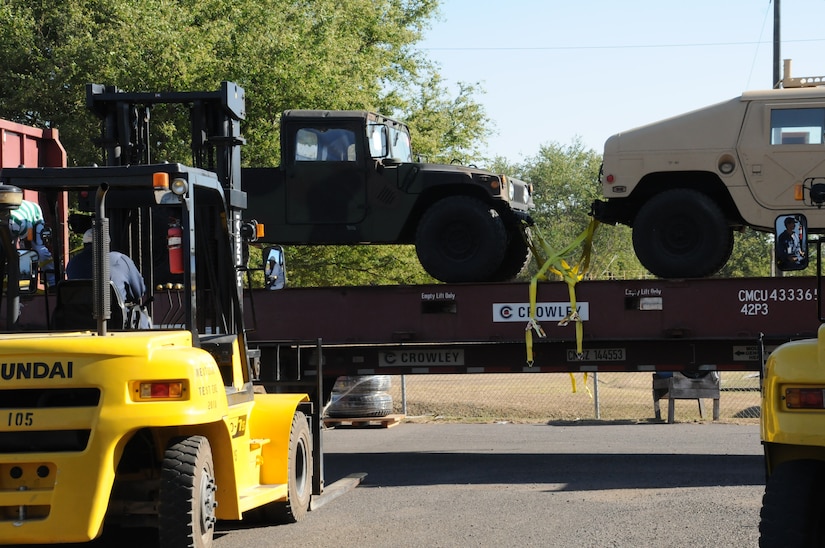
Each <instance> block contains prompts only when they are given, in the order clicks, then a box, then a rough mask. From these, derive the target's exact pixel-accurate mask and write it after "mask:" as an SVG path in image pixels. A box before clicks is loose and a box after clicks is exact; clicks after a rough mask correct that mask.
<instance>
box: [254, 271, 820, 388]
mask: <svg viewBox="0 0 825 548" xmlns="http://www.w3.org/2000/svg"><path fill="white" fill-rule="evenodd" d="M528 290H529V284H527V283H498V284H436V285H415V286H370V287H327V288H287V289H284V290H281V291H270V292H268V295H267V296H265V297H261V296H256V299H255V301H256V306H257V307H258V317H257V318H256V320H257V321H253V320H252V318H249V321H248V323H247V325H253V326H255V327H254V329H253V331H252V332H250V334H249V337H250V341H251V344H252V345H254V346H257V347H258V348H260V350H261V354H262V364H277V365H275V366H270V367H267V366H265V365H264V366H262V371H261V373H260V380H261V382H263V383H264V384H268V383H274V382H278V381H280V382H283V381H288V380H290V379H292V380H308V379H312V378H313V377H314V376H316V375H317V374H318V373H317V371H318V368H317V364H318V357H317V356H318V352H319V350H318V349H322V350H321V352H322V355H323V360H322V364H323V367H322V371H323V373H322V375H323V377H324V385H326V386H330V385H331V381H332V380H334V378H336V377H337V376H341V375H372V374H391V375H402V374H434V373H437V374H445V373H457V374H462V373H558V372H596V371H619V372H640V371H650V372H663V371H682V372H700V371H761V369H762V367H763V363H764V360H765V359H766V356H767V355H768V354H769V353H770V351H771V350H772V349H773V348H775V347H776V346H777V345H779V344H782V343H784V342H787V341H790V340H794V339H800V338H806V337H811V336H814V335H815V333H816V328H817V326H816V325H815V324H814V323H813V322H811V321H810V318H811V317H815V316H813V314H815V311H816V307H817V300H816V294H817V280H816V278H813V277H785V278H738V279H721V278H712V279H695V280H659V279H657V280H610V281H585V282H581V283H579V284H578V285H577V286H576V296H577V309H578V312H579V315H580V317H581V318H582V321H583V322H584V323H583V339H582V353H581V354H579V353H578V351H577V344H576V334H575V328H574V326H573V322H570V323H567V324H566V325H559V323H560V320H563V318H565V317H566V316H567V315H568V313H569V311H570V302H569V295H568V287H567V285H566V284H564V283H562V282H545V283H540V284H539V285H538V291H537V298H536V301H537V306H536V317H537V320H538V323H539V325H540V326H541V328H542V329H543V330H544V332H545V334H546V337H544V338H539V337H537V336H534V337H533V345H532V351H533V352H532V354H533V362H532V363H528V361H527V356H528V353H527V344H526V342H525V332H526V330H527V329H529V324H528V318H529V306H530V304H529V291H528ZM264 303H265V304H264ZM246 310H249V307H247V308H246Z"/></svg>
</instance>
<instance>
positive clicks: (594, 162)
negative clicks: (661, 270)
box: [495, 138, 645, 278]
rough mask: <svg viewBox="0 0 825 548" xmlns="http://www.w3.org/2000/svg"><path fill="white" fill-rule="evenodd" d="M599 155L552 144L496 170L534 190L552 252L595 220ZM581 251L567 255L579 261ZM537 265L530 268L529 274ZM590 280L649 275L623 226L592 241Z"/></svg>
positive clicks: (604, 229) (500, 163)
mask: <svg viewBox="0 0 825 548" xmlns="http://www.w3.org/2000/svg"><path fill="white" fill-rule="evenodd" d="M600 166H601V156H600V155H599V154H598V153H596V152H595V151H594V150H592V149H586V148H585V147H584V145H583V144H582V142H581V140H580V139H578V138H575V139H573V141H572V142H571V143H570V144H569V145H561V144H558V143H550V144H546V145H543V146H541V147H540V149H539V153H538V154H537V155H535V156H532V157H528V158H526V159H525V160H523V161H522V162H521V163H520V164H514V165H510V164H508V163H507V162H506V161H504V160H503V159H501V158H499V159H497V160H496V162H495V169H496V170H497V171H501V172H503V173H512V174H513V175H514V176H515V177H518V178H520V179H522V180H525V181H527V182H530V183H532V184H533V188H534V196H533V198H534V201H535V203H536V209H535V212H534V213H533V218H534V220H535V221H536V227H537V229H538V230H539V231H540V232H541V234H542V236H543V237H544V239H545V240H546V242H547V244H548V247H549V248H550V249H552V250H557V251H558V250H562V249H564V248H565V247H567V246H569V245H570V244H571V243H572V242H573V241H574V240H575V239H576V238H577V237H578V236H579V235H580V234H581V233H582V232H583V231H584V230H585V229H586V228H587V226H588V224H589V223H590V221H591V217H590V205H591V204H592V202H593V200H594V199H597V198H599V197H600V186H599V183H598V174H599V168H600ZM580 254H581V248H579V249H576V250H575V251H574V252H573V253H571V254H570V255H569V256H567V257H565V259H567V260H568V261H569V262H577V261H578V259H579V256H580ZM537 266H538V265H536V264H535V261H534V264H533V265H531V272H530V274H531V275H532V274H534V273H535V271H536V269H537ZM589 272H590V274H589V275H590V277H591V278H609V277H619V278H634V277H639V276H641V275H643V274H644V273H645V270H644V269H643V268H642V266H641V265H640V264H639V262H638V259H636V256H635V254H634V253H633V247H632V242H631V235H630V230H629V229H628V227H624V226H600V227H599V228H598V229H597V231H596V234H595V237H594V239H593V251H592V254H591V263H590V271H589Z"/></svg>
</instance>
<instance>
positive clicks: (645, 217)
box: [593, 61, 825, 278]
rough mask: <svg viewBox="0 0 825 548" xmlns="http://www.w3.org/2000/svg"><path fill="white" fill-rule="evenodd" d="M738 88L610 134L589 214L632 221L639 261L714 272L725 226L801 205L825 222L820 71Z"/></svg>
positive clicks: (763, 221) (821, 225)
mask: <svg viewBox="0 0 825 548" xmlns="http://www.w3.org/2000/svg"><path fill="white" fill-rule="evenodd" d="M789 73H790V61H786V62H785V79H784V80H783V88H782V89H772V90H766V91H751V92H746V93H744V94H743V95H742V96H741V97H737V98H735V99H731V100H729V101H726V102H723V103H719V104H717V105H713V106H709V107H706V108H703V109H699V110H696V111H693V112H689V113H687V114H682V115H681V116H676V117H673V118H670V119H667V120H663V121H661V122H657V123H653V124H650V125H647V126H643V127H639V128H636V129H632V130H630V131H625V132H623V133H619V134H617V135H614V136H612V137H610V138H609V139H608V140H607V142H606V143H605V146H604V159H603V162H604V163H603V165H602V174H601V184H602V193H603V196H604V198H606V201H601V200H597V201H596V202H594V204H593V214H594V216H595V217H596V219H598V220H600V221H603V222H608V223H622V224H626V225H629V226H631V227H633V246H634V249H635V252H636V255H637V257H638V258H639V260H640V261H641V263H642V264H643V265H644V266H645V268H647V269H648V270H649V271H650V272H652V273H653V274H655V275H657V276H660V277H663V278H693V277H702V276H707V275H710V274H713V273H715V272H716V271H718V270H719V269H720V268H721V267H722V266H724V265H725V263H726V262H727V261H728V259H729V258H730V255H731V251H732V250H733V232H732V231H733V230H735V229H737V228H740V227H744V226H750V227H753V228H756V229H758V230H762V231H766V232H767V231H772V230H774V227H775V226H776V223H777V218H778V217H779V216H780V215H784V214H787V213H789V212H797V213H804V214H805V215H806V216H807V218H808V223H809V228H810V230H811V231H812V232H822V231H825V209H823V208H822V206H823V204H825V140H823V134H825V78H824V77H813V78H791V77H790V76H789Z"/></svg>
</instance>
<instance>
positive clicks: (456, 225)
mask: <svg viewBox="0 0 825 548" xmlns="http://www.w3.org/2000/svg"><path fill="white" fill-rule="evenodd" d="M506 247H507V232H506V230H505V228H504V222H503V221H502V220H501V217H499V215H498V213H496V212H495V211H494V210H492V209H490V206H489V205H487V204H485V203H484V202H482V201H481V200H479V199H478V198H473V197H471V196H450V197H447V198H443V199H441V200H439V201H437V202H435V203H434V204H433V205H431V206H430V207H429V209H427V211H426V212H425V213H424V215H423V216H422V217H421V221H420V222H419V223H418V229H417V231H416V234H415V251H416V253H417V254H418V260H419V261H420V262H421V266H423V267H424V270H426V271H427V273H428V274H429V275H430V276H432V277H433V278H435V279H436V280H440V281H442V282H447V283H461V282H487V281H491V280H492V278H493V275H494V274H495V272H496V270H497V269H498V267H499V265H501V261H502V259H503V258H504V253H505V250H506Z"/></svg>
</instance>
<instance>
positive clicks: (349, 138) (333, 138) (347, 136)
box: [320, 129, 355, 162]
mask: <svg viewBox="0 0 825 548" xmlns="http://www.w3.org/2000/svg"><path fill="white" fill-rule="evenodd" d="M320 138H321V143H320V145H321V158H320V159H321V160H323V161H325V162H354V161H355V133H354V132H353V131H352V130H349V129H328V130H326V131H324V132H323V133H321V134H320Z"/></svg>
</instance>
